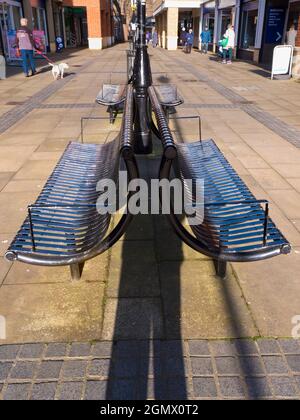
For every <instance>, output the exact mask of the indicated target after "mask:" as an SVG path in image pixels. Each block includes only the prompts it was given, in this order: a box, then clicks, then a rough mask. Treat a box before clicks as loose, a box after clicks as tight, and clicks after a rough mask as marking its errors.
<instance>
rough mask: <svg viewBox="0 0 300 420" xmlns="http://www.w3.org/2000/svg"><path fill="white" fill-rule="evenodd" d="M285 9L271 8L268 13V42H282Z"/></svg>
mask: <svg viewBox="0 0 300 420" xmlns="http://www.w3.org/2000/svg"><path fill="white" fill-rule="evenodd" d="M284 22H285V9H276V8H270V9H269V10H268V15H267V28H266V41H265V42H266V44H280V43H281V42H282V39H283V29H284Z"/></svg>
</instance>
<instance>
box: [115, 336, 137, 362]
mask: <svg viewBox="0 0 300 420" xmlns="http://www.w3.org/2000/svg"><path fill="white" fill-rule="evenodd" d="M139 354H140V343H139V341H137V340H118V341H117V342H116V343H115V344H114V346H113V351H112V355H113V357H116V358H118V359H119V358H122V359H123V358H134V357H138V355H139Z"/></svg>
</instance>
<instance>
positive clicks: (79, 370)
mask: <svg viewBox="0 0 300 420" xmlns="http://www.w3.org/2000/svg"><path fill="white" fill-rule="evenodd" d="M86 366H87V362H86V361H85V360H67V361H64V363H63V377H64V378H74V379H75V378H83V377H84V376H85V372H86Z"/></svg>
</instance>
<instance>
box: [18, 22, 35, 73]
mask: <svg viewBox="0 0 300 420" xmlns="http://www.w3.org/2000/svg"><path fill="white" fill-rule="evenodd" d="M20 23H21V27H20V29H18V30H17V39H16V44H17V48H18V50H19V51H20V54H21V57H22V65H23V71H24V74H25V76H26V77H28V76H29V67H30V69H31V75H32V76H33V75H34V74H35V73H36V69H35V64H34V59H33V51H34V48H35V47H34V42H33V36H32V32H31V30H30V29H29V28H28V27H27V23H28V21H27V19H24V18H22V19H21V21H20Z"/></svg>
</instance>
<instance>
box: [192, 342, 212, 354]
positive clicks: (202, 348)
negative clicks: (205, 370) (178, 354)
mask: <svg viewBox="0 0 300 420" xmlns="http://www.w3.org/2000/svg"><path fill="white" fill-rule="evenodd" d="M189 352H190V355H192V356H209V355H210V352H209V348H208V341H206V340H190V341H189Z"/></svg>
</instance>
